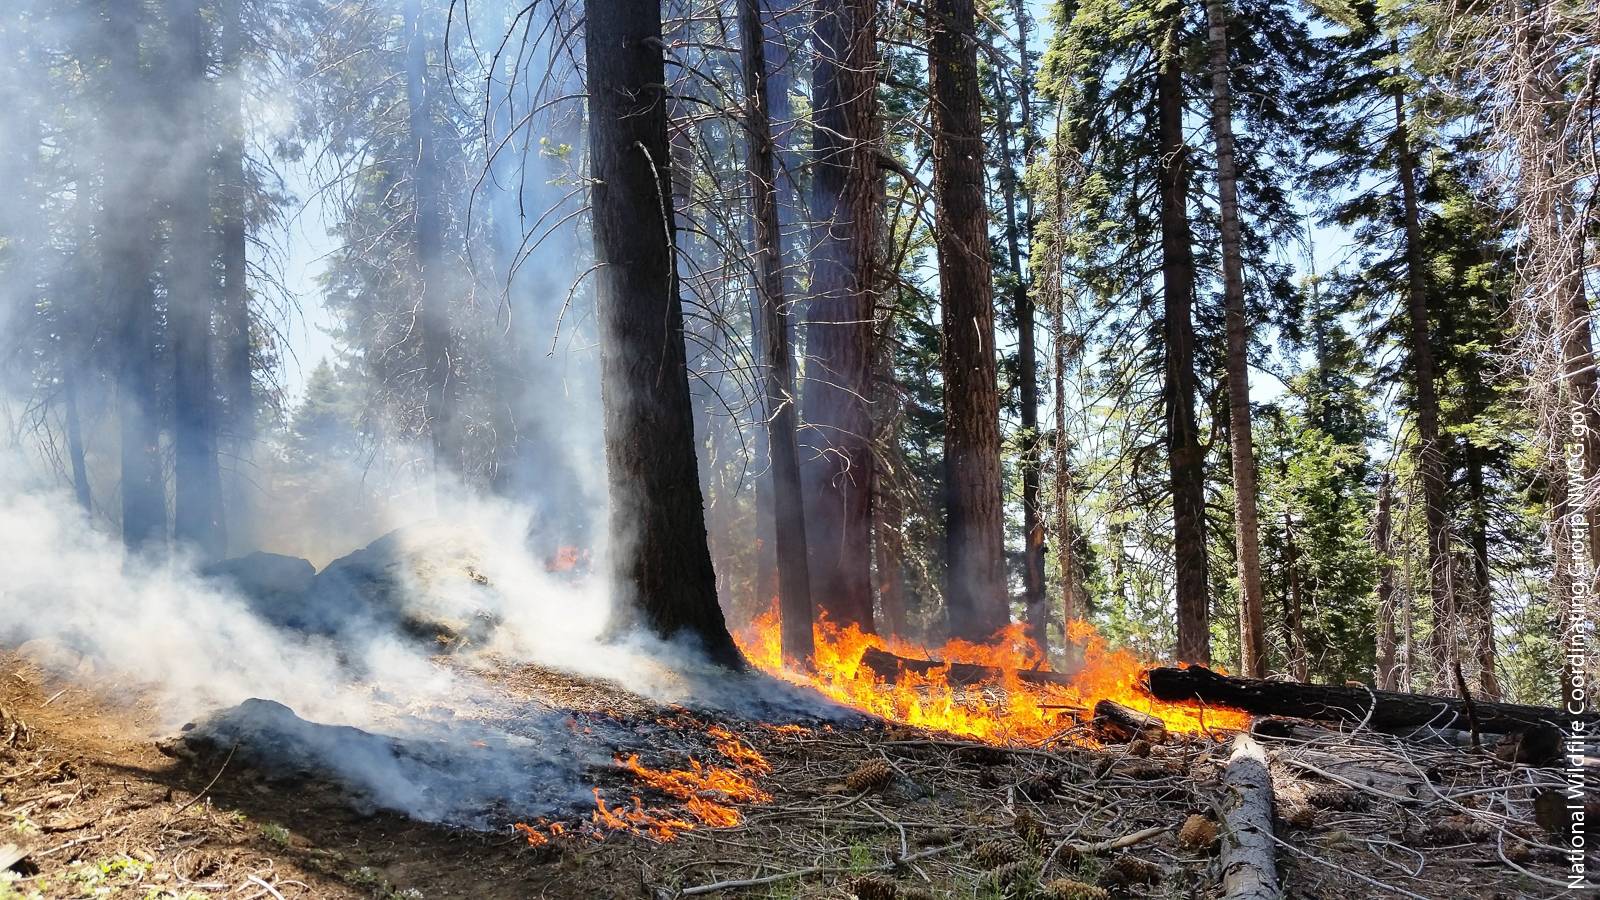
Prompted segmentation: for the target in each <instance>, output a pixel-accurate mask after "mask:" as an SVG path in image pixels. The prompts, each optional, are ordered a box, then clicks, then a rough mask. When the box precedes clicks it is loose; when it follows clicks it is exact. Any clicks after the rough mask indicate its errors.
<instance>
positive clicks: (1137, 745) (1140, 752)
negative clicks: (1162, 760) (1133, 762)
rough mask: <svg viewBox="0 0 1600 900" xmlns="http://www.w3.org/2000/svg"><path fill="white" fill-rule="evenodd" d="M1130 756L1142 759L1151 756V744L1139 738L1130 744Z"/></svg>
mask: <svg viewBox="0 0 1600 900" xmlns="http://www.w3.org/2000/svg"><path fill="white" fill-rule="evenodd" d="M1128 755H1129V756H1137V757H1139V758H1140V759H1143V758H1145V757H1147V756H1149V755H1150V742H1149V741H1147V740H1145V739H1144V738H1138V739H1136V740H1134V741H1133V742H1132V743H1130V744H1129V745H1128Z"/></svg>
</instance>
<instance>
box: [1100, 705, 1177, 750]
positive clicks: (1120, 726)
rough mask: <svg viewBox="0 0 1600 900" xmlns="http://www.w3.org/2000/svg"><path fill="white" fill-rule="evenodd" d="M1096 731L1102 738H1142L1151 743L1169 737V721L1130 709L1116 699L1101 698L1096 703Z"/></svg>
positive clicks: (1126, 739)
mask: <svg viewBox="0 0 1600 900" xmlns="http://www.w3.org/2000/svg"><path fill="white" fill-rule="evenodd" d="M1093 725H1094V733H1095V734H1096V735H1098V736H1099V737H1100V739H1101V740H1107V741H1116V742H1118V743H1128V742H1130V741H1134V740H1137V739H1140V738H1143V739H1144V740H1147V741H1149V742H1151V743H1160V742H1161V741H1164V740H1166V739H1167V723H1166V722H1163V721H1162V720H1161V719H1160V718H1158V717H1156V716H1154V715H1151V714H1150V713H1146V712H1139V711H1138V710H1136V709H1129V708H1128V707H1126V706H1123V705H1122V704H1121V703H1118V702H1117V701H1115V700H1101V701H1100V702H1098V703H1096V704H1095V705H1094V720H1093Z"/></svg>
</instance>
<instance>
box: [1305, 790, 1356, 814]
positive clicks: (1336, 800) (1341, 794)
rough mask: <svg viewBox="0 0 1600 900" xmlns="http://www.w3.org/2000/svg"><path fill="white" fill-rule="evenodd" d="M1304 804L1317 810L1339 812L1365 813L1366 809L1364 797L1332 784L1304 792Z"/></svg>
mask: <svg viewBox="0 0 1600 900" xmlns="http://www.w3.org/2000/svg"><path fill="white" fill-rule="evenodd" d="M1306 802H1307V803H1309V804H1311V805H1312V806H1315V807H1316V808H1317V809H1332V810H1337V811H1339V812H1365V811H1366V809H1367V807H1368V803H1367V798H1366V797H1365V796H1364V795H1362V794H1359V793H1357V792H1355V791H1352V790H1350V789H1349V788H1346V787H1340V786H1338V785H1332V784H1326V785H1321V786H1319V787H1314V788H1312V789H1311V790H1309V791H1306Z"/></svg>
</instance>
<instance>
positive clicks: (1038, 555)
mask: <svg viewBox="0 0 1600 900" xmlns="http://www.w3.org/2000/svg"><path fill="white" fill-rule="evenodd" d="M1011 16H1012V18H1013V19H1015V20H1016V22H1017V45H1018V47H1019V48H1021V49H1020V51H1019V57H1018V58H1019V62H1020V70H1019V72H1018V73H1017V90H1016V98H1015V99H1016V102H1017V104H1018V106H1019V107H1020V109H1021V128H1020V131H1021V133H1020V135H1018V142H1017V144H1016V145H1014V144H1013V141H1012V133H1011V117H1010V114H1009V112H1006V113H1004V114H1002V115H1001V116H1000V121H999V131H1000V157H1001V159H1002V160H1003V162H1004V164H1003V166H1002V167H1001V172H1000V186H1001V189H1002V190H1003V191H1004V197H1005V212H1006V222H1005V225H1006V232H1005V235H1006V253H1007V256H1008V257H1009V259H1010V263H1011V276H1012V283H1011V307H1012V313H1013V315H1014V316H1015V318H1016V329H1017V394H1018V396H1017V405H1018V407H1019V410H1020V418H1021V422H1022V433H1021V434H1020V435H1018V438H1017V444H1018V457H1019V459H1018V461H1017V465H1018V467H1019V468H1020V469H1021V470H1022V541H1023V543H1022V605H1023V609H1025V610H1026V611H1027V622H1028V633H1029V634H1030V635H1031V636H1032V638H1033V641H1034V643H1036V644H1038V645H1039V648H1040V649H1041V650H1043V651H1045V652H1046V653H1047V654H1048V653H1049V650H1050V634H1049V625H1050V600H1049V598H1048V597H1046V596H1045V584H1044V518H1043V516H1042V515H1041V510H1040V504H1039V480H1040V479H1039V471H1040V459H1039V360H1038V349H1037V347H1036V344H1035V341H1036V336H1035V332H1034V302H1033V292H1032V289H1031V285H1030V282H1029V279H1028V273H1027V268H1026V261H1025V260H1024V258H1023V253H1022V244H1023V238H1024V237H1025V236H1026V238H1027V243H1028V246H1029V247H1032V245H1033V197H1032V194H1030V193H1028V192H1027V191H1023V192H1022V194H1023V196H1022V197H1021V200H1020V203H1019V198H1018V196H1017V194H1018V190H1017V188H1018V180H1017V169H1018V167H1019V166H1025V165H1027V161H1028V160H1029V159H1030V158H1031V157H1032V155H1033V151H1034V145H1035V141H1034V132H1033V98H1032V95H1031V90H1030V89H1031V87H1032V84H1033V65H1032V60H1030V59H1029V58H1028V10H1027V6H1026V5H1025V4H1024V3H1023V2H1022V0H1012V2H1011ZM996 77H997V80H998V79H999V78H1002V77H1003V75H997V76H996ZM1000 87H1001V92H1002V94H1003V93H1004V85H1003V84H1002V85H1001V86H1000ZM1018 154H1020V155H1018ZM1018 206H1023V207H1024V209H1022V210H1021V211H1020V218H1019V210H1018Z"/></svg>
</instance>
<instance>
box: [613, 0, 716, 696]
mask: <svg viewBox="0 0 1600 900" xmlns="http://www.w3.org/2000/svg"><path fill="white" fill-rule="evenodd" d="M587 24H588V33H587V40H586V41H585V53H586V57H587V63H588V72H589V145H590V167H591V171H590V175H591V177H592V178H593V181H594V183H593V186H592V189H591V190H592V198H591V208H592V211H593V219H594V243H595V262H596V263H597V265H598V268H597V270H596V275H595V278H596V281H595V287H596V298H597V304H598V309H599V321H600V370H601V403H602V406H603V407H604V413H605V447H606V474H607V480H608V483H609V486H610V494H611V510H610V512H611V535H612V546H613V550H612V557H613V559H612V566H613V571H612V580H613V583H614V584H615V585H616V587H617V589H618V590H619V591H620V592H622V593H623V595H624V596H623V597H622V598H621V602H619V603H618V604H617V608H616V612H615V613H614V620H613V623H612V626H611V627H612V630H613V631H618V630H620V629H622V628H625V627H627V626H628V625H630V624H631V623H632V622H633V621H635V620H636V619H638V620H642V622H643V624H644V625H646V626H647V627H649V628H650V629H651V630H653V631H654V632H656V633H657V634H660V635H662V636H666V637H671V636H674V635H678V634H683V633H687V634H690V635H692V636H694V637H695V638H697V639H698V640H699V641H700V642H701V643H702V645H703V646H704V647H705V649H706V651H707V653H708V655H709V656H710V657H711V658H712V659H713V660H714V661H716V662H719V663H722V664H724V665H728V666H732V667H739V666H742V660H741V658H740V656H739V651H738V648H737V647H735V646H734V644H733V639H732V638H731V637H730V636H729V634H728V629H727V626H726V624H725V622H724V621H723V617H722V610H721V608H719V607H718V606H717V594H716V576H715V573H714V572H713V570H712V566H711V554H710V551H709V550H708V549H707V545H706V525H705V511H704V508H703V501H702V497H701V494H700V482H699V478H698V473H697V471H696V466H695V449H694V414H693V411H692V409H691V402H690V398H689V380H688V368H687V364H686V362H685V359H684V348H683V308H682V304H681V301H680V299H679V296H678V275H677V269H676V267H675V260H674V254H673V247H674V230H675V225H674V222H673V216H672V207H671V201H670V199H669V198H670V196H671V185H670V184H669V181H670V175H671V173H670V171H669V162H668V158H667V119H666V107H665V98H664V97H663V96H662V94H663V85H664V84H665V82H666V73H665V68H666V67H665V63H664V61H663V58H662V42H661V9H660V5H659V4H658V3H657V2H655V0H613V2H608V3H598V4H590V5H589V7H588V19H587Z"/></svg>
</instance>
